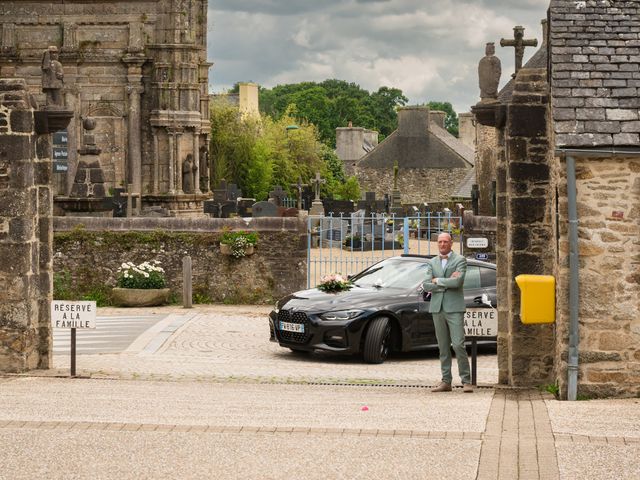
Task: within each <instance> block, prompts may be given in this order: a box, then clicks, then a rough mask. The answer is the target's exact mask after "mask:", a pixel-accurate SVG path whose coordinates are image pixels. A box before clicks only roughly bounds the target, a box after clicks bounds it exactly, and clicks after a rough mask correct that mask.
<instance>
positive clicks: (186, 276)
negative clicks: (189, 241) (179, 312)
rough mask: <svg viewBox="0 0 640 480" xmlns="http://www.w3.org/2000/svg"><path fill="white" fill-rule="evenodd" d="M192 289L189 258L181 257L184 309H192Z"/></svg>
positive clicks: (187, 256)
mask: <svg viewBox="0 0 640 480" xmlns="http://www.w3.org/2000/svg"><path fill="white" fill-rule="evenodd" d="M192 289H193V285H192V278H191V257H190V256H189V255H186V256H184V257H182V306H183V307H184V308H192V307H193V295H192Z"/></svg>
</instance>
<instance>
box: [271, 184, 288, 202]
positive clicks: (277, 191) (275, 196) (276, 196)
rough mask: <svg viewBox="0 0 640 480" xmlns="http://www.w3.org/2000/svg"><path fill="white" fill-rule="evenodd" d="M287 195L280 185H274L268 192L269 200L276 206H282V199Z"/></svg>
mask: <svg viewBox="0 0 640 480" xmlns="http://www.w3.org/2000/svg"><path fill="white" fill-rule="evenodd" d="M286 196H287V192H285V191H284V190H283V189H282V187H281V186H280V185H276V186H275V187H274V188H273V190H272V191H270V192H269V201H270V202H271V203H273V204H275V205H276V206H277V207H281V206H282V200H283V199H284V198H285V197H286Z"/></svg>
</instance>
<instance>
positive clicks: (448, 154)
mask: <svg viewBox="0 0 640 480" xmlns="http://www.w3.org/2000/svg"><path fill="white" fill-rule="evenodd" d="M394 160H398V165H399V167H400V168H469V167H472V166H473V165H474V163H475V154H474V152H473V150H471V149H470V148H469V147H467V146H466V145H465V144H464V143H463V142H462V141H461V140H459V139H457V138H456V137H454V136H453V135H451V134H450V133H449V132H448V131H447V130H445V129H443V128H442V127H440V126H438V125H437V124H436V123H434V122H430V123H429V127H427V125H426V124H425V125H424V130H423V131H422V133H421V134H420V135H419V136H413V135H411V136H405V135H403V134H402V133H401V132H400V130H395V131H394V132H393V133H391V135H389V136H388V137H387V138H385V139H384V140H383V141H382V142H381V143H380V144H379V145H377V146H376V147H375V148H374V149H373V150H371V151H370V152H369V153H367V154H366V155H365V156H364V157H362V158H361V159H360V160H359V162H358V166H360V167H365V168H391V167H392V166H393V162H394Z"/></svg>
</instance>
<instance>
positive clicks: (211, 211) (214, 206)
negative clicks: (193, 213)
mask: <svg viewBox="0 0 640 480" xmlns="http://www.w3.org/2000/svg"><path fill="white" fill-rule="evenodd" d="M203 205H204V213H206V214H208V215H209V216H210V217H212V218H218V217H219V216H220V204H219V203H218V202H216V201H215V200H205V201H204V203H203Z"/></svg>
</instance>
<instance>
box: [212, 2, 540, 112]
mask: <svg viewBox="0 0 640 480" xmlns="http://www.w3.org/2000/svg"><path fill="white" fill-rule="evenodd" d="M548 4H549V0H209V38H208V57H209V60H210V61H212V62H214V63H215V64H214V66H213V68H212V69H211V72H210V76H209V82H210V90H213V91H214V92H222V91H225V90H226V89H227V88H229V87H231V85H233V84H234V83H235V82H238V81H253V82H256V83H259V84H260V85H263V86H265V87H273V86H275V85H278V84H283V83H297V82H302V81H322V80H325V79H327V78H337V79H340V80H346V81H348V82H354V83H357V84H359V85H360V86H361V87H363V88H365V89H367V90H369V91H375V90H377V89H378V88H379V87H381V86H389V87H396V88H400V89H401V90H402V91H403V92H404V94H405V96H407V97H408V98H409V100H410V104H418V103H423V102H427V101H432V100H436V101H449V102H451V103H452V104H453V106H454V108H455V110H456V111H457V112H463V111H468V110H469V108H470V106H471V105H473V104H475V103H476V102H477V101H478V100H479V89H478V86H477V85H478V79H477V66H478V61H479V60H480V58H482V56H483V55H484V46H485V44H486V42H495V43H496V54H497V56H498V57H499V58H500V60H501V61H502V71H503V75H502V79H501V85H504V83H505V82H506V81H507V80H508V78H509V76H510V74H511V73H512V72H513V65H514V49H513V48H506V47H505V48H501V47H500V45H499V42H500V39H501V38H503V37H504V38H512V37H513V27H514V26H515V25H522V26H524V27H525V38H532V37H535V38H537V39H538V41H539V42H540V40H541V37H542V31H541V26H540V20H541V19H542V18H545V17H546V10H547V7H548ZM533 52H534V49H531V48H529V49H527V52H526V53H525V61H526V59H527V58H528V57H529V56H530V55H531V54H533Z"/></svg>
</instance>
